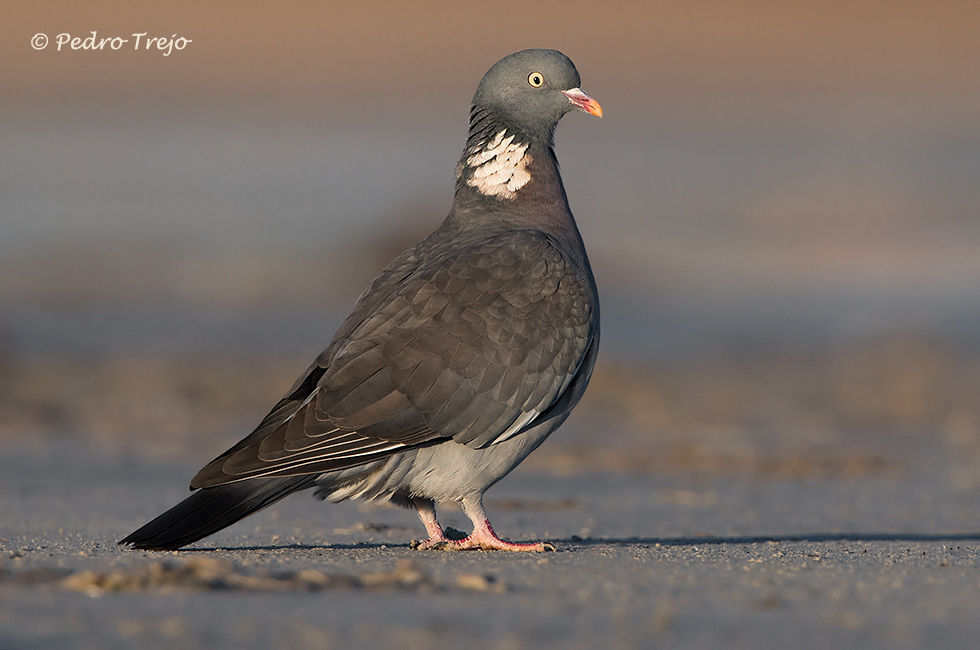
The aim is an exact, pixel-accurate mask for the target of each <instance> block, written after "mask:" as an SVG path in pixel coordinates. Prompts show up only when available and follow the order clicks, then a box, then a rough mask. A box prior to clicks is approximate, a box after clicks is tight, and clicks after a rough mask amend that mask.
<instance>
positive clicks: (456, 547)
mask: <svg viewBox="0 0 980 650" xmlns="http://www.w3.org/2000/svg"><path fill="white" fill-rule="evenodd" d="M412 548H414V549H418V550H421V551H424V550H437V551H471V550H479V551H537V552H543V551H554V550H555V547H554V545H552V544H549V543H547V542H537V543H534V544H521V543H517V542H507V541H504V540H502V539H500V538H499V537H497V535H496V533H494V532H493V528H492V527H491V526H490V522H489V521H488V520H486V519H484V520H483V523H482V524H481V525H480V526H477V527H476V528H474V529H473V533H472V534H471V535H470V536H469V537H466V538H464V539H459V540H454V539H447V538H446V537H445V536H443V537H442V539H435V538H434V537H430V538H429V539H427V540H425V541H423V542H413V544H412Z"/></svg>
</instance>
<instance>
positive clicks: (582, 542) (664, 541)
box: [555, 532, 980, 547]
mask: <svg viewBox="0 0 980 650" xmlns="http://www.w3.org/2000/svg"><path fill="white" fill-rule="evenodd" d="M555 541H556V543H559V544H564V543H567V544H569V545H577V546H581V547H590V546H657V545H659V546H706V545H718V546H721V545H728V544H767V543H774V544H779V543H787V544H792V543H799V542H814V543H826V542H921V543H930V542H980V532H975V533H879V532H851V533H847V532H844V533H798V534H783V535H718V536H716V535H690V536H682V537H623V538H604V537H585V538H580V537H577V536H575V535H573V536H572V537H570V538H568V539H565V540H555Z"/></svg>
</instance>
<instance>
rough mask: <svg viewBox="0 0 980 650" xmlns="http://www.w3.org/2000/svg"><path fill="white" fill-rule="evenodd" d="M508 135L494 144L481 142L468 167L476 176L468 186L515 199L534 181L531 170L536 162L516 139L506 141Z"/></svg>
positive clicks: (500, 136)
mask: <svg viewBox="0 0 980 650" xmlns="http://www.w3.org/2000/svg"><path fill="white" fill-rule="evenodd" d="M505 135H507V130H506V129H504V130H503V131H500V132H499V133H497V135H495V136H494V138H493V140H491V141H490V142H486V141H484V142H481V143H480V144H479V145H477V146H476V147H475V148H474V149H473V150H472V151H473V154H472V155H470V157H469V158H467V159H466V165H467V166H468V167H471V168H472V169H473V175H472V176H471V177H470V178H469V179H467V181H466V184H467V185H469V186H471V187H475V188H476V189H477V190H479V191H480V192H481V193H483V194H485V195H487V196H498V197H500V198H502V199H512V198H514V196H515V195H516V194H517V190H519V189H521V188H522V187H524V186H525V185H527V184H528V182H530V180H531V174H529V173H528V171H527V166H528V165H529V164H531V161H532V158H531V156H530V155H529V154H528V153H527V147H528V145H526V144H521V143H519V142H514V136H510V137H508V138H505V137H504V136H505Z"/></svg>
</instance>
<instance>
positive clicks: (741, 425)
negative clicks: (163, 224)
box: [0, 341, 980, 649]
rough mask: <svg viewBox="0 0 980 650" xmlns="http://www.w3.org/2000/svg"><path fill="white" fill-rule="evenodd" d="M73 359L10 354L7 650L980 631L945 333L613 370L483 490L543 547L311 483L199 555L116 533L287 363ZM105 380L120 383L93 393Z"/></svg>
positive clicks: (176, 482)
mask: <svg viewBox="0 0 980 650" xmlns="http://www.w3.org/2000/svg"><path fill="white" fill-rule="evenodd" d="M896 346H898V349H899V350H900V352H901V353H900V354H896V352H894V349H895V348H896ZM889 360H890V361H889ZM76 363H78V364H80V365H76V366H72V365H71V364H65V363H62V364H54V363H53V362H51V363H49V364H48V365H47V366H46V365H45V364H40V363H32V364H24V365H22V366H18V367H15V366H12V365H7V366H6V372H5V376H6V385H7V386H8V387H9V386H17V387H19V389H20V391H21V393H19V394H17V395H16V396H15V397H16V399H14V400H12V403H13V404H15V405H19V406H20V407H21V408H22V409H24V408H25V406H24V405H33V408H34V410H33V411H31V410H30V409H27V410H21V411H16V409H14V408H13V407H12V406H11V403H5V405H4V408H3V409H2V410H0V412H2V413H4V414H5V417H6V419H5V426H4V428H3V432H4V453H3V455H2V456H0V539H2V541H0V544H2V554H0V605H2V606H0V647H4V648H8V647H9V648H25V649H27V648H69V647H70V648H80V647H81V648H89V647H91V648H116V647H119V648H124V647H132V646H135V645H138V646H140V647H146V648H153V647H173V646H174V645H179V646H180V647H186V648H197V647H201V648H203V647H237V648H266V647H286V646H287V645H288V646H289V647H294V648H307V647H308V648H331V647H336V648H340V647H391V646H392V645H403V646H405V647H412V648H430V647H445V646H446V645H451V644H459V645H466V646H470V647H487V648H532V647H534V648H537V647H555V648H558V647H563V648H567V647H572V648H593V647H602V646H605V645H608V644H609V643H613V644H615V645H617V646H619V647H733V648H743V647H744V648H750V647H786V646H788V645H790V644H792V645H794V646H800V647H813V648H822V647H828V645H833V647H839V648H858V647H860V648H895V647H909V648H913V647H922V646H923V645H926V644H938V645H939V646H941V647H972V646H973V644H974V643H975V639H976V635H977V633H978V632H980V623H978V622H977V621H978V620H980V617H978V614H980V605H978V604H977V599H976V597H975V594H976V592H977V589H978V588H980V587H978V585H980V566H978V561H980V557H978V552H977V549H978V548H980V546H978V542H980V528H978V526H977V525H976V521H977V519H976V512H977V511H978V509H980V491H978V490H977V489H976V488H977V485H978V484H980V472H978V471H977V469H976V468H977V467H980V462H978V458H980V436H978V431H977V427H976V419H975V418H976V412H975V410H972V409H974V408H975V407H974V405H973V402H972V401H971V400H970V399H969V395H970V394H971V393H970V391H969V387H970V386H971V385H974V382H975V373H976V372H977V366H976V365H975V364H972V363H970V362H969V361H968V360H963V359H962V358H960V357H957V356H956V355H951V354H946V353H944V352H943V349H942V348H941V347H938V346H931V345H926V344H924V343H922V342H920V343H918V344H913V343H911V342H908V341H905V342H904V344H903V345H899V342H894V341H893V342H890V343H887V344H885V343H882V344H881V345H878V346H876V347H875V346H871V347H867V348H865V349H863V351H862V353H861V354H859V353H858V350H853V349H851V350H841V351H838V353H837V354H836V355H829V356H827V357H825V358H824V361H823V362H822V363H818V362H817V361H815V360H814V359H797V360H796V361H795V362H793V361H792V360H791V359H789V358H786V357H780V359H779V360H778V361H777V360H773V361H771V362H769V363H768V364H767V363H764V362H763V361H762V360H760V359H758V358H756V359H753V360H752V361H747V362H742V363H741V364H739V363H736V362H731V363H729V364H714V365H711V366H706V367H701V368H697V369H696V368H693V367H685V368H680V369H675V370H672V371H671V370H663V371H662V372H660V373H651V372H646V373H644V372H641V371H640V370H638V369H635V368H634V369H629V368H614V367H609V366H608V365H607V366H606V367H604V368H601V369H600V372H599V373H597V376H596V379H595V385H594V386H593V390H592V392H591V393H590V396H589V397H590V399H589V400H588V401H586V402H585V403H583V405H582V408H581V409H580V410H579V411H578V412H577V413H576V414H575V417H573V418H572V419H571V420H570V422H569V423H568V424H567V425H566V426H565V427H564V428H563V430H562V431H560V432H559V433H558V434H556V435H555V436H553V438H552V439H551V440H549V441H548V443H547V444H546V445H545V446H543V447H542V448H541V449H540V450H538V451H537V452H536V453H535V454H534V455H532V457H531V458H530V459H528V461H527V462H526V463H525V464H524V465H523V466H522V467H520V468H519V469H518V470H517V471H515V473H514V474H513V475H512V476H510V477H508V478H507V479H505V480H504V481H503V482H502V483H500V484H499V485H497V486H495V487H494V488H493V489H492V490H491V491H490V493H489V494H488V499H487V505H488V508H489V510H490V513H491V516H492V518H493V521H494V524H495V526H496V528H497V529H498V531H499V532H500V533H501V534H502V535H504V536H506V537H510V538H513V539H518V540H536V539H544V540H549V541H551V542H553V543H554V544H555V545H556V547H557V549H558V550H557V551H556V552H554V553H546V554H532V555H511V554H500V553H483V552H472V553H443V552H417V551H413V550H411V549H410V548H409V543H410V542H411V541H412V540H413V539H418V538H419V537H420V536H421V534H422V528H421V526H420V525H419V523H418V522H417V521H416V519H415V516H414V514H412V513H411V512H408V511H404V510H398V509H390V508H378V507H374V506H371V505H370V504H357V503H354V504H351V503H345V504H338V505H333V504H321V503H319V502H316V501H314V500H313V499H311V498H308V497H307V496H305V495H296V496H293V497H290V498H289V499H287V500H286V501H284V502H281V503H280V504H278V505H277V506H274V507H273V508H271V509H269V510H267V511H265V512H262V513H259V514H258V515H256V516H254V517H252V518H250V519H247V520H245V521H244V522H241V523H239V524H237V525H236V526H234V527H232V528H230V529H228V530H226V531H222V532H221V533H219V534H217V535H215V536H213V537H212V538H210V539H208V540H205V541H204V542H202V543H199V544H197V545H195V546H193V547H192V548H191V549H190V550H187V551H184V552H179V553H146V552H138V551H129V550H124V549H120V548H119V547H118V546H117V545H116V543H115V542H116V540H118V539H119V538H121V537H122V536H124V535H125V534H127V533H128V532H130V531H131V530H132V529H134V528H135V527H136V526H138V525H140V524H142V523H143V522H144V521H146V520H147V519H148V518H150V517H151V516H153V515H156V514H158V513H159V512H160V511H162V510H163V509H165V508H166V507H168V506H170V505H172V504H173V503H175V502H176V501H178V500H179V499H181V498H182V497H183V496H184V495H185V494H186V491H185V490H186V487H185V486H186V484H187V481H188V479H189V477H190V476H192V475H193V474H194V472H195V471H196V470H197V468H198V467H199V466H200V465H202V464H203V463H204V462H206V461H207V460H208V459H210V457H211V456H213V455H214V454H215V453H216V452H217V451H220V449H223V448H224V445H225V443H226V442H231V441H233V439H234V437H235V436H236V435H240V433H241V431H240V430H238V429H237V427H238V426H240V423H239V421H238V420H239V419H240V418H241V417H242V413H243V412H248V411H249V410H250V409H251V410H256V409H260V408H261V407H260V406H257V405H258V404H261V405H264V404H265V401H264V399H265V396H264V394H263V393H264V392H266V391H270V390H272V388H270V386H272V385H274V384H276V383H277V382H281V380H282V377H285V376H286V373H287V372H288V367H289V366H291V365H292V364H290V363H286V362H284V361H283V362H280V363H277V364H274V363H265V364H260V363H258V362H253V364H252V365H251V366H248V365H242V366H238V367H235V366H233V365H231V366H230V365H229V363H228V362H225V363H221V364H212V365H208V364H201V363H199V364H198V365H196V366H191V365H189V364H186V363H183V364H180V363H178V362H176V361H173V360H171V361H169V362H168V361H166V360H157V361H155V362H152V361H151V360H145V359H144V360H142V361H139V360H129V361H128V362H127V361H121V360H117V361H114V362H112V363H104V364H101V365H100V364H98V363H92V362H89V363H88V364H87V366H86V365H85V364H81V362H76ZM803 367H806V368H808V370H809V372H803V371H802V368H803ZM46 368H47V369H46ZM927 368H932V371H931V374H929V373H926V372H923V369H927ZM56 369H57V370H60V371H61V373H62V375H65V376H70V377H77V376H86V377H88V381H87V382H83V384H84V386H85V387H84V388H79V384H78V383H77V382H69V381H67V380H58V379H57V376H58V375H57V373H56V372H54V371H55V370H56ZM913 370H914V371H915V372H912V371H913ZM18 373H19V374H18ZM45 373H48V374H45ZM234 377H238V378H239V379H238V380H237V381H236V380H235V379H234ZM883 377H890V378H891V380H890V382H891V383H889V382H886V381H882V378H883ZM903 377H905V379H903ZM908 377H912V378H915V381H912V380H911V379H908ZM923 377H932V380H931V381H925V380H923ZM260 379H261V380H260ZM916 382H917V383H916ZM246 383H247V384H249V385H251V386H252V389H251V392H249V390H246V389H244V388H243V387H242V385H244V384H246ZM72 385H74V386H75V391H76V393H75V395H74V396H73V398H72V399H61V400H55V399H52V398H51V395H57V394H61V395H68V394H69V393H71V388H70V387H71V386H72ZM32 386H33V387H37V389H35V390H34V392H33V393H31V395H33V401H32V400H31V399H28V397H29V395H28V391H30V390H31V387H32ZM40 387H46V388H47V389H48V390H40ZM239 389H241V390H239ZM86 391H92V393H91V395H90V394H88V393H87V392H86ZM5 394H6V395H10V393H9V392H6V393H5ZM94 395H106V396H109V395H115V396H116V400H118V401H117V402H109V403H104V404H103V406H104V408H103V409H99V410H92V409H91V408H90V406H91V403H92V400H93V396H94ZM137 395H143V396H144V397H145V396H146V395H153V396H154V398H155V399H154V400H144V401H140V400H137V399H136V396H137ZM694 395H700V399H694V398H693V397H692V396H694ZM835 395H836V396H837V397H835ZM957 395H962V399H961V400H959V401H958V400H957V399H956V396H957ZM685 396H687V397H685ZM855 396H860V397H861V399H860V400H857V401H854V399H853V398H854V397H855ZM73 400H74V401H73ZM151 402H155V403H157V404H156V408H163V409H164V410H165V417H164V416H161V412H160V411H159V410H156V409H155V408H153V405H152V404H151ZM249 402H251V403H252V406H248V403H249ZM848 404H852V406H850V407H849V406H848ZM126 405H128V408H129V410H128V411H127V410H126V409H125V408H123V407H124V406H126ZM59 408H60V409H61V410H60V411H59ZM204 412H210V413H211V414H212V416H211V417H210V418H207V417H202V413H204ZM44 414H47V415H48V418H49V419H47V420H45V419H44V418H43V417H42V416H43V415H44ZM15 415H16V417H15ZM158 418H159V419H158ZM73 421H74V422H75V423H76V425H77V428H76V429H74V430H71V428H70V427H67V426H66V423H69V422H73ZM162 422H170V423H171V424H170V427H169V429H168V427H165V426H162V424H161V423H162ZM193 422H197V423H198V424H199V425H200V426H199V427H198V428H197V429H194V428H193V427H192V426H191V423H193ZM31 423H33V425H32V424H31ZM134 425H135V428H134ZM58 427H60V428H61V429H62V433H61V434H55V433H53V431H54V430H55V429H56V428H58ZM134 431H143V432H144V433H134ZM194 431H196V432H197V433H196V434H195V433H193V432H194ZM787 432H792V434H793V435H788V434H787ZM444 518H445V521H446V523H447V524H448V525H450V526H454V527H457V528H460V529H463V528H464V527H465V517H463V515H462V513H460V512H458V511H453V510H451V509H450V510H449V511H447V512H446V513H445V515H444Z"/></svg>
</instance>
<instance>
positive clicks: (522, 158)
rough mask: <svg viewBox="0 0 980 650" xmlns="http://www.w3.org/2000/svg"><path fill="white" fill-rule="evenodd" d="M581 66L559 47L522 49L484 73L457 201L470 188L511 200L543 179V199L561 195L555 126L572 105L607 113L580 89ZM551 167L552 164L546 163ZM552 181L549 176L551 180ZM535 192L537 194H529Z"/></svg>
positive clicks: (460, 170)
mask: <svg viewBox="0 0 980 650" xmlns="http://www.w3.org/2000/svg"><path fill="white" fill-rule="evenodd" d="M579 83H580V81H579V76H578V70H576V69H575V65H574V64H572V62H571V61H570V60H569V59H568V57H567V56H565V55H564V54H562V53H561V52H557V51H555V50H522V51H520V52H515V53H514V54H511V55H510V56H507V57H504V58H503V59H501V60H500V61H498V62H497V63H495V64H494V66H493V67H492V68H490V70H489V71H488V72H487V73H486V74H485V75H484V76H483V80H482V81H480V85H479V87H478V88H477V89H476V94H475V95H474V96H473V107H472V108H471V109H470V130H469V136H468V137H467V139H466V148H465V150H464V151H463V156H462V158H461V159H460V161H459V165H457V167H456V181H457V188H458V190H462V191H461V192H460V191H457V199H459V198H460V197H467V196H469V195H471V194H472V192H471V191H470V190H469V189H468V188H473V189H474V190H475V191H476V194H475V195H474V196H477V197H478V198H480V197H483V198H485V197H491V198H492V199H494V200H513V199H515V198H517V196H518V192H521V195H522V196H527V195H528V192H527V191H522V190H523V188H525V187H527V186H529V184H530V183H531V181H532V179H538V180H539V181H540V182H539V183H538V184H537V187H538V188H539V190H542V191H541V192H537V196H538V198H540V199H542V200H550V199H549V197H546V196H545V194H544V193H542V192H543V191H546V190H549V189H550V190H551V195H550V196H553V195H555V194H560V195H563V192H564V190H563V189H562V187H561V179H560V178H559V177H558V169H557V163H556V162H555V158H554V151H553V150H552V142H553V140H554V133H555V125H556V124H558V120H560V119H561V117H562V116H563V115H564V114H565V113H567V112H569V111H571V110H574V109H578V110H581V111H585V112H586V113H590V114H592V115H598V116H599V117H602V107H601V106H599V102H597V101H595V100H594V99H592V98H591V97H589V96H588V95H586V94H585V92H583V91H582V89H581V88H579ZM549 167H550V169H549ZM547 179H550V181H549V180H547ZM531 194H535V193H534V192H531Z"/></svg>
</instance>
